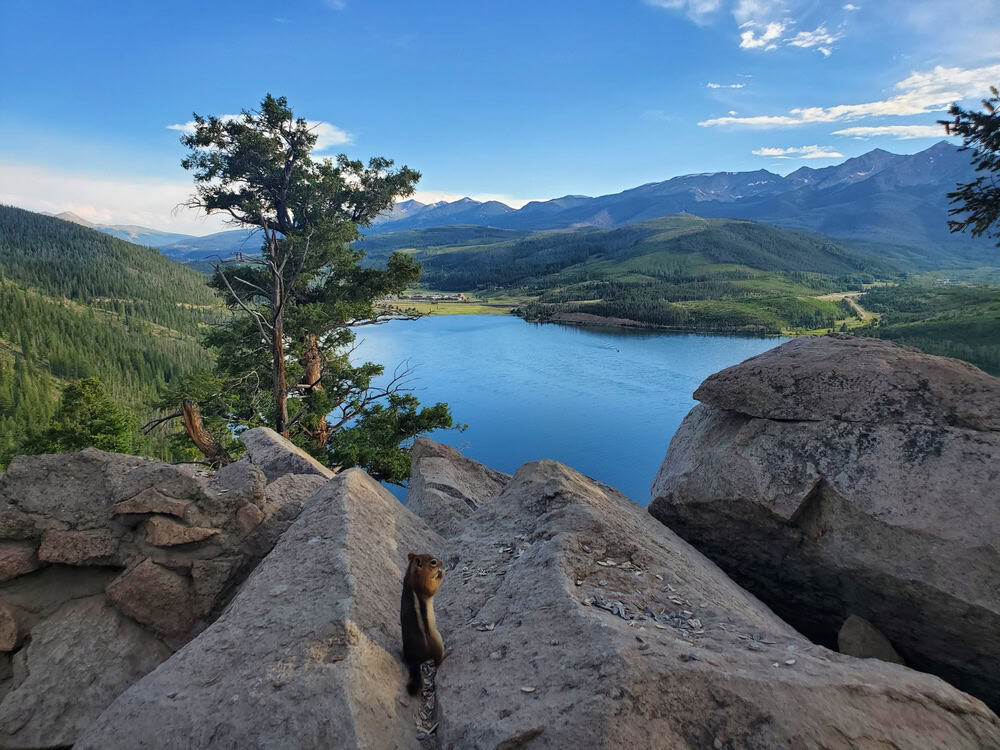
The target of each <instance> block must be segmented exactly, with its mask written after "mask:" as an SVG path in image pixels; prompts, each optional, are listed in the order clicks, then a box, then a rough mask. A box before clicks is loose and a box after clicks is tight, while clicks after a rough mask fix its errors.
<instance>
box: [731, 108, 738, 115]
mask: <svg viewBox="0 0 1000 750" xmlns="http://www.w3.org/2000/svg"><path fill="white" fill-rule="evenodd" d="M729 114H731V115H738V114H739V112H737V111H736V110H735V109H731V110H729Z"/></svg>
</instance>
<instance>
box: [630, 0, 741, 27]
mask: <svg viewBox="0 0 1000 750" xmlns="http://www.w3.org/2000/svg"><path fill="white" fill-rule="evenodd" d="M643 2H644V3H645V4H646V5H651V6H653V7H654V8H666V9H667V10H677V11H681V12H682V13H684V15H686V16H687V17H688V18H690V19H691V20H692V21H694V22H695V23H697V24H704V23H707V22H708V20H709V17H710V16H711V15H712V14H713V13H715V12H716V11H717V10H718V9H719V8H720V7H721V6H722V0H643Z"/></svg>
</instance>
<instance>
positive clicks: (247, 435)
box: [240, 427, 334, 482]
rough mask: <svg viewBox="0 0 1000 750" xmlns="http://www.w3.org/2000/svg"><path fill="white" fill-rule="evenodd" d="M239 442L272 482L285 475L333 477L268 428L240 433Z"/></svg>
mask: <svg viewBox="0 0 1000 750" xmlns="http://www.w3.org/2000/svg"><path fill="white" fill-rule="evenodd" d="M240 440H241V441H242V442H243V444H244V445H245V446H246V447H247V455H248V456H249V457H250V461H251V462H252V463H253V465H254V466H256V467H257V468H259V469H260V470H261V471H262V472H264V475H265V476H266V477H267V479H268V481H269V482H273V481H274V480H276V479H278V478H279V477H282V476H284V475H285V474H317V475H319V476H321V477H324V478H326V479H330V478H332V477H333V475H334V472H333V471H332V470H331V469H329V468H327V467H326V466H324V465H323V464H321V463H320V462H319V461H317V460H316V459H315V458H313V457H312V456H310V455H309V454H308V453H306V452H305V451H304V450H302V449H301V448H299V447H298V446H297V445H295V444H294V443H292V442H291V441H290V440H287V439H286V438H284V437H282V436H281V435H279V434H278V433H277V432H275V431H274V430H272V429H270V428H268V427H255V428H254V429H252V430H247V431H246V432H244V433H241V434H240Z"/></svg>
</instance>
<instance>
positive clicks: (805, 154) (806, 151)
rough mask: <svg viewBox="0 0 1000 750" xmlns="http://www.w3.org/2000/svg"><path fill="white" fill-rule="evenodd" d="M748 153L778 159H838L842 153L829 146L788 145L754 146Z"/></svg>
mask: <svg viewBox="0 0 1000 750" xmlns="http://www.w3.org/2000/svg"><path fill="white" fill-rule="evenodd" d="M750 153H752V154H754V155H755V156H771V157H777V158H778V159H838V158H841V157H843V154H842V153H840V152H839V151H834V150H833V149H831V148H830V147H829V146H788V147H787V148H775V147H769V146H765V147H763V148H756V149H754V150H753V151H751V152H750Z"/></svg>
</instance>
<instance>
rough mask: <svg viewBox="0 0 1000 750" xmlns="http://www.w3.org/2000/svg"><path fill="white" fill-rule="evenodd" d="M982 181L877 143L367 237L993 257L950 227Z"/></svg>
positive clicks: (455, 215) (935, 151)
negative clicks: (723, 229)
mask: <svg viewBox="0 0 1000 750" xmlns="http://www.w3.org/2000/svg"><path fill="white" fill-rule="evenodd" d="M974 178H975V174H974V171H973V168H972V166H971V164H970V161H969V156H968V154H966V153H963V152H961V151H960V149H959V148H958V147H956V146H954V145H952V144H950V143H948V142H946V141H941V142H939V143H937V144H935V145H933V146H931V147H930V148H927V149H925V150H924V151H920V152H918V153H916V154H893V153H889V152H888V151H883V150H882V149H874V150H872V151H869V152H867V153H865V154H862V155H861V156H857V157H854V158H851V159H847V160H846V161H844V162H843V163H842V164H837V165H834V166H829V167H823V168H820V169H814V168H811V167H801V168H799V169H797V170H795V171H794V172H791V173H790V174H788V175H785V176H781V175H779V174H775V173H773V172H769V171H768V170H766V169H759V170H755V171H751V172H709V173H702V174H689V175H682V176H680V177H674V178H672V179H668V180H664V181H661V182H650V183H647V184H645V185H640V186H638V187H635V188H631V189H628V190H624V191H622V192H620V193H613V194H609V195H602V196H597V197H589V196H585V195H566V196H563V197H561V198H555V199H553V200H547V201H533V202H531V203H528V204H526V205H525V206H523V207H522V208H520V209H515V208H511V207H510V206H508V205H506V204H504V203H500V202H498V201H486V202H480V201H476V200H473V199H471V198H462V199H460V200H457V201H451V202H447V201H438V202H436V203H426V204H425V203H421V202H420V201H416V200H407V201H401V202H399V203H397V204H396V205H395V206H394V207H393V209H392V210H391V211H388V212H387V213H385V214H384V215H383V216H381V217H379V219H378V220H376V222H375V223H374V224H373V225H372V226H371V227H370V228H369V229H368V230H367V231H366V234H367V235H369V236H372V235H377V234H385V233H390V232H400V231H405V230H410V229H418V228H425V227H437V226H454V225H475V226H489V227H496V228H500V229H519V230H531V231H535V230H542V229H570V228H580V227H601V228H610V227H617V226H623V225H626V224H634V223H638V222H643V221H648V220H650V219H655V218H658V217H661V216H668V215H672V214H683V213H688V214H694V215H697V216H701V217H706V218H734V219H752V220H754V221H759V222H764V223H767V224H773V225H776V226H779V227H786V228H790V229H801V230H807V231H811V232H818V233H821V234H825V235H829V236H831V237H836V238H838V239H845V240H854V241H859V242H864V243H865V245H866V246H868V247H869V248H871V247H875V248H878V247H882V248H885V249H886V250H887V251H888V252H889V253H890V254H891V255H893V256H894V257H897V258H902V259H903V260H904V261H906V262H908V263H911V264H913V265H915V266H933V265H940V264H942V263H945V264H952V263H958V264H962V263H965V264H968V263H977V262H987V261H992V260H994V259H995V257H996V250H995V247H994V246H993V243H992V242H990V241H988V240H986V239H973V238H971V237H969V236H968V235H965V234H963V235H955V234H951V233H950V232H949V231H948V225H947V220H948V206H949V202H948V198H947V193H948V192H950V191H952V190H954V189H955V185H956V184H957V183H962V182H969V181H971V180H973V179H974ZM58 218H65V219H67V220H69V221H75V222H76V223H82V224H84V225H86V226H92V227H93V228H94V229H97V230H99V231H102V232H105V233H107V234H112V235H114V236H117V237H120V238H122V239H127V240H129V241H132V242H137V243H139V244H145V245H148V246H150V247H156V248H158V249H159V250H160V251H161V252H162V253H163V254H164V255H167V256H168V257H170V258H173V259H175V260H180V261H193V260H203V259H205V258H209V257H212V256H216V255H221V256H223V257H224V256H226V255H227V254H231V253H232V252H235V251H236V250H245V251H252V250H254V249H255V244H256V243H255V241H254V240H253V239H252V237H251V236H250V234H249V233H248V232H247V231H245V230H230V231H225V232H217V233H215V234H211V235H207V236H204V237H193V236H188V235H178V234H172V233H168V232H161V231H158V230H155V229H148V228H145V227H137V226H130V225H124V226H122V225H108V226H100V225H98V226H95V225H90V224H89V223H87V222H85V221H84V220H82V219H80V218H79V217H76V216H73V215H72V214H59V215H58Z"/></svg>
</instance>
